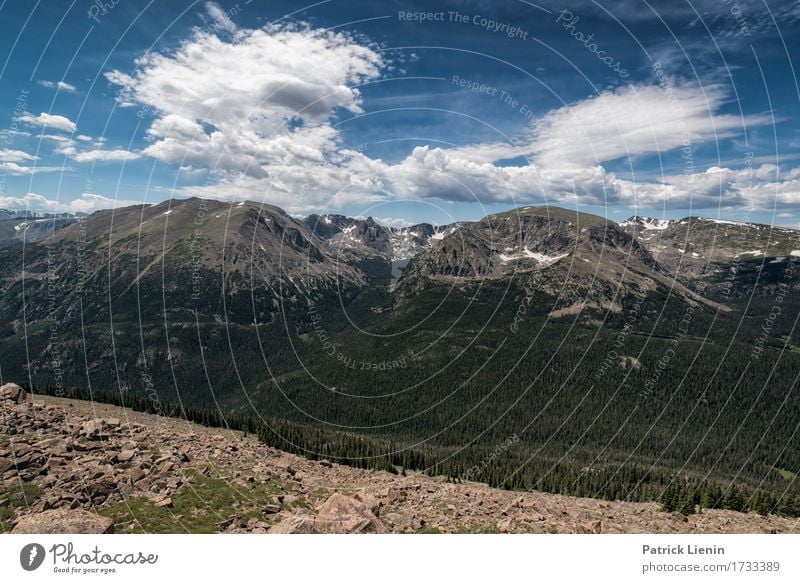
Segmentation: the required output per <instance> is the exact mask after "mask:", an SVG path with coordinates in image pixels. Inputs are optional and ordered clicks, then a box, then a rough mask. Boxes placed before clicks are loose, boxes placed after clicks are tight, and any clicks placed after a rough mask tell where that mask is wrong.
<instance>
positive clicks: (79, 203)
mask: <svg viewBox="0 0 800 583" xmlns="http://www.w3.org/2000/svg"><path fill="white" fill-rule="evenodd" d="M134 204H141V201H134V200H120V199H114V198H108V197H105V196H102V195H99V194H93V193H83V194H81V195H80V196H79V197H78V198H76V199H73V200H69V201H58V200H51V199H48V198H47V197H44V196H42V195H41V194H36V193H35V192H29V193H27V194H26V195H24V196H0V208H6V209H10V210H31V211H42V212H56V213H65V212H69V213H92V212H94V211H97V210H101V209H109V208H121V207H125V206H130V205H134Z"/></svg>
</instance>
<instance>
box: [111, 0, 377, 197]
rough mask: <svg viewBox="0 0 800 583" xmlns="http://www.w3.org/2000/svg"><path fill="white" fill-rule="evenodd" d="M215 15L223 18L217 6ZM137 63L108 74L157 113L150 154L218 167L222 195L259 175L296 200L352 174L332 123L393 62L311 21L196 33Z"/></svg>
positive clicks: (125, 98)
mask: <svg viewBox="0 0 800 583" xmlns="http://www.w3.org/2000/svg"><path fill="white" fill-rule="evenodd" d="M210 14H211V15H212V17H213V16H214V15H215V14H216V15H217V16H219V13H218V12H216V11H215V10H214V9H213V7H212V8H210ZM215 22H218V23H220V22H221V23H222V24H224V20H220V19H219V18H216V19H215ZM136 64H137V69H136V72H135V73H134V74H133V75H129V74H127V73H124V72H121V71H111V72H109V73H108V74H107V75H106V77H107V78H108V80H109V81H110V82H112V83H113V84H116V85H118V86H119V87H120V93H119V97H118V99H119V101H120V103H122V104H142V105H146V106H147V107H148V109H149V110H150V111H152V112H153V115H154V119H153V121H152V123H151V124H150V126H149V128H148V130H147V134H148V137H149V139H150V140H151V143H150V144H149V145H148V146H147V147H146V148H145V149H144V150H143V153H144V154H145V155H148V156H151V157H154V158H156V159H158V160H160V161H162V162H166V163H170V164H176V165H179V166H183V167H192V168H208V169H212V170H213V171H214V172H215V174H216V175H217V177H218V178H219V180H220V184H221V185H224V190H225V191H226V193H225V194H220V193H214V194H216V195H217V196H230V194H229V193H230V192H233V191H238V192H241V189H242V188H243V187H245V185H246V187H247V188H250V187H252V186H253V182H252V179H259V180H269V181H270V184H272V185H273V186H272V188H271V190H273V191H276V192H279V193H286V194H287V196H288V194H289V193H291V197H290V198H292V199H294V202H295V203H296V202H297V193H298V189H301V188H302V189H304V196H305V197H307V198H310V199H313V198H315V197H316V198H317V199H318V200H322V199H323V197H328V196H329V195H330V194H332V193H335V192H336V191H337V189H338V188H340V186H341V185H342V181H344V182H345V183H347V182H348V181H349V180H350V178H349V177H348V176H346V174H347V170H346V168H345V167H344V166H343V165H342V161H343V160H344V158H346V157H347V155H346V154H345V153H344V152H343V151H342V148H341V137H340V134H339V131H338V130H337V129H335V128H334V126H333V120H334V119H335V117H336V116H337V115H338V114H339V113H340V112H351V113H359V112H361V111H362V109H361V93H360V91H359V90H358V87H357V86H358V85H359V84H362V83H365V82H369V81H370V80H373V79H377V78H378V77H379V76H380V75H381V71H382V70H384V69H385V67H386V65H387V64H386V63H385V62H384V60H383V58H382V57H381V56H380V54H379V52H378V51H377V50H376V48H374V47H371V46H368V45H367V44H365V43H360V42H357V41H356V40H355V39H354V38H352V37H351V36H349V35H347V34H344V33H336V32H330V31H326V30H322V29H312V28H308V27H304V26H268V27H266V28H264V29H259V30H238V31H237V32H236V33H235V34H234V35H232V36H231V37H230V38H227V39H225V40H223V39H222V38H220V37H219V36H218V35H217V34H216V33H215V32H214V31H209V30H202V29H198V30H196V31H195V32H194V34H193V35H192V37H191V38H190V39H188V40H186V41H185V42H184V43H183V44H182V45H181V46H180V47H178V49H177V50H176V51H174V52H171V53H169V54H155V53H154V54H149V55H147V56H145V57H142V58H141V59H139V60H138V61H137V63H136ZM361 180H362V179H361V178H360V177H354V182H355V183H359V182H360V181H361ZM257 188H258V190H262V191H263V190H264V188H265V184H264V183H259V184H258V185H257ZM249 197H250V198H252V190H250V191H249Z"/></svg>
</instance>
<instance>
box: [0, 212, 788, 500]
mask: <svg viewBox="0 0 800 583" xmlns="http://www.w3.org/2000/svg"><path fill="white" fill-rule="evenodd" d="M2 216H3V217H5V218H2V219H0V232H4V231H3V229H6V230H8V226H10V227H11V228H12V229H13V228H14V227H21V226H22V224H23V223H30V222H31V221H42V223H34V224H42V225H44V227H42V230H41V231H40V232H38V233H39V234H41V236H40V237H39V236H37V237H35V238H34V237H31V238H27V236H26V237H24V238H23V239H21V240H20V239H19V238H14V237H11V238H6V239H4V240H3V243H2V246H0V266H1V267H2V276H0V289H1V290H2V296H0V375H2V380H3V381H5V380H12V381H15V382H18V383H20V384H22V385H24V386H25V387H26V388H28V389H31V390H33V391H34V392H37V390H38V391H46V392H49V393H51V394H55V395H59V394H61V393H63V392H64V391H68V390H81V391H89V394H91V395H93V396H94V398H99V397H100V396H101V395H106V396H109V395H112V396H116V397H117V398H122V399H123V401H124V400H125V399H138V400H142V399H144V400H146V402H147V403H149V405H148V407H150V408H151V409H152V411H151V412H159V411H161V410H164V411H172V412H175V411H176V410H177V411H178V412H180V410H181V409H182V408H188V407H190V408H192V409H193V410H197V411H204V412H208V413H202V414H203V415H205V414H209V415H210V414H212V413H213V414H214V415H222V416H223V418H228V417H231V416H233V417H235V416H241V415H250V416H256V417H258V418H260V419H269V420H272V422H273V423H274V424H276V425H275V426H276V427H281V428H283V429H281V430H280V431H278V430H276V434H275V435H277V436H280V439H285V440H287V442H291V443H292V444H295V445H296V444H298V443H304V444H306V450H309V451H311V450H316V449H317V448H323V449H325V450H326V452H327V453H326V455H325V457H336V456H338V457H340V458H343V457H347V456H354V455H355V456H359V455H361V454H359V453H358V452H359V448H361V449H364V448H367V449H369V448H375V450H376V451H384V450H385V448H387V447H389V448H396V449H397V450H398V451H402V452H406V453H405V454H403V455H402V456H399V457H398V460H400V461H402V463H404V464H405V463H408V464H412V463H416V464H417V467H419V466H418V463H419V459H422V458H421V457H417V456H423V457H424V458H425V459H426V460H435V461H432V462H430V464H429V467H430V470H431V471H433V472H439V473H446V474H448V475H453V476H455V475H460V474H463V472H464V471H465V468H470V467H473V466H477V467H478V468H479V470H477V471H476V472H475V478H476V479H480V480H482V481H486V482H489V483H491V484H494V485H503V486H506V487H514V488H516V487H524V488H536V489H543V490H548V491H554V492H562V493H570V494H577V495H587V496H598V497H610V498H626V497H627V498H629V499H634V500H648V499H653V497H655V496H658V495H659V493H660V492H661V491H662V490H663V489H664V488H666V487H667V485H668V484H670V483H673V482H674V480H675V477H676V476H681V480H682V482H681V483H698V484H702V483H703V480H716V481H718V482H719V483H731V482H732V481H734V480H735V481H737V483H741V484H742V485H743V487H747V488H749V489H750V490H751V491H754V492H755V491H757V490H758V489H766V490H768V491H770V492H773V491H775V492H777V491H780V490H782V489H785V490H786V491H787V492H789V493H790V494H791V495H794V492H795V489H796V485H795V482H794V480H793V478H791V476H794V475H795V473H796V472H800V452H798V450H797V449H796V448H794V447H789V446H787V444H791V443H792V441H793V440H794V438H795V435H796V432H795V431H794V429H795V425H796V419H797V418H798V417H799V416H800V406H798V405H797V404H796V403H797V399H794V398H792V392H793V390H794V386H795V380H796V378H797V376H798V373H799V372H800V340H799V339H798V337H799V336H800V335H798V334H797V331H796V327H795V324H796V320H797V318H796V314H798V313H800V312H799V311H798V310H800V302H798V300H797V299H796V298H797V293H796V291H797V287H798V275H797V274H798V271H797V270H795V269H794V264H795V262H796V261H797V260H798V259H800V239H799V238H798V236H800V232H799V231H796V230H792V229H786V228H779V227H775V228H773V227H770V226H767V225H758V224H750V223H731V222H726V221H720V220H714V219H704V218H700V217H687V218H685V219H680V220H656V219H649V218H644V217H631V218H630V219H628V220H627V221H623V222H621V223H616V222H614V221H611V220H608V219H606V218H603V217H600V216H596V215H591V214H586V213H580V212H575V211H570V210H567V209H562V208H558V207H552V206H550V207H535V206H533V207H523V208H519V209H514V210H511V211H507V212H504V213H498V214H492V215H489V216H487V217H484V218H483V219H481V220H479V221H472V222H458V223H453V224H450V225H442V226H434V225H430V224H418V225H413V226H408V227H402V228H399V227H391V226H387V225H383V224H381V223H380V222H378V221H376V220H375V219H373V218H361V217H358V218H354V217H345V216H342V215H334V214H325V215H311V216H308V217H305V218H297V217H293V216H291V215H290V214H288V213H286V212H285V211H283V210H281V209H280V208H277V207H275V206H271V205H267V204H262V203H257V202H249V201H248V202H234V203H230V202H221V201H215V200H204V199H197V198H191V199H185V200H170V201H165V202H162V203H159V204H154V205H137V206H132V207H126V208H121V209H116V210H107V211H98V212H95V213H93V214H91V215H88V216H58V217H56V216H47V217H36V218H34V217H31V216H22V217H20V216H6V215H2ZM6 223H8V226H7V225H6ZM15 232H19V231H18V230H17V231H15ZM176 408H177V409H176ZM354 436H357V438H358V439H363V440H366V441H364V442H363V444H369V446H367V445H352V443H353V442H351V441H350V440H351V439H355V437H354ZM510 436H514V437H515V438H516V439H515V440H514V443H515V446H514V447H513V448H510V449H508V450H507V451H506V450H503V451H502V455H500V454H496V455H493V453H492V452H493V451H495V448H496V447H499V446H498V444H502V443H506V442H508V440H509V437H510ZM276 439H277V438H276ZM358 443H362V442H358ZM323 444H325V445H323ZM337 444H339V445H337ZM754 444H756V445H754ZM272 445H274V446H276V447H277V446H280V444H279V443H272ZM337 447H339V449H338V450H336V451H334V450H335V448H337ZM367 449H364V451H367ZM292 451H294V452H295V453H298V450H292ZM369 451H372V449H369ZM403 456H405V457H403ZM484 459H488V460H490V461H489V462H486V463H483V461H482V460H484ZM414 460H416V461H414ZM400 461H399V462H398V463H400ZM787 476H789V477H790V478H787ZM787 480H788V481H787ZM726 481H727V482H726Z"/></svg>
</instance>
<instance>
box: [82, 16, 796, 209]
mask: <svg viewBox="0 0 800 583" xmlns="http://www.w3.org/2000/svg"><path fill="white" fill-rule="evenodd" d="M206 9H207V12H208V14H209V17H210V18H211V19H212V21H213V22H214V23H215V24H214V26H213V27H211V28H210V29H206V30H202V29H197V30H195V31H194V33H193V35H192V37H191V38H189V39H187V40H186V41H185V42H183V43H182V44H181V45H180V46H179V47H178V48H177V50H175V51H173V52H169V53H161V54H159V53H150V54H148V55H146V56H144V57H142V58H140V59H139V60H137V62H136V65H137V67H136V70H135V72H134V73H132V74H127V73H124V72H121V71H112V72H109V73H108V74H107V75H106V77H107V78H108V80H109V81H110V82H112V83H113V84H116V85H118V86H119V87H120V94H119V97H118V100H119V102H120V103H121V104H123V105H143V106H146V108H147V110H148V111H150V112H152V115H153V117H154V119H153V120H152V122H151V124H150V126H149V128H148V129H147V135H148V139H149V140H150V143H149V145H147V146H146V147H145V148H144V149H143V150H142V152H141V154H142V155H146V156H151V157H153V158H156V159H158V160H160V161H162V162H165V163H169V164H174V165H176V166H178V167H181V168H185V169H191V170H190V171H189V174H190V176H191V175H192V174H194V175H196V174H199V173H200V172H201V171H202V170H203V169H206V170H207V171H208V172H209V173H210V176H211V180H210V181H209V182H206V183H205V184H203V185H192V186H185V187H183V188H182V189H180V193H181V194H191V195H197V196H206V197H214V198H221V199H242V198H249V199H253V198H254V193H259V194H260V195H261V196H263V197H264V199H265V200H268V201H269V202H271V203H274V204H278V205H280V206H283V207H284V208H286V209H287V210H289V211H290V212H308V211H311V210H317V209H319V208H337V207H341V206H344V205H346V204H352V203H367V202H376V201H381V200H387V199H392V198H397V197H401V198H431V197H438V198H442V199H447V200H465V201H480V202H484V203H485V202H497V201H502V202H508V203H518V204H524V203H530V202H541V201H547V202H552V203H567V204H575V203H576V202H577V203H580V204H595V205H603V204H615V203H624V204H626V205H628V206H648V205H651V206H661V205H663V204H667V205H670V206H673V207H675V206H678V205H683V206H688V205H689V204H693V205H695V206H698V205H700V204H705V205H713V206H717V205H718V204H721V205H722V206H733V205H740V204H748V205H751V206H754V205H755V206H763V207H766V206H769V204H770V201H773V200H774V201H777V203H778V204H779V205H796V204H800V194H798V191H799V189H798V188H797V184H796V181H797V180H798V178H797V177H794V176H793V175H792V174H791V173H782V172H780V169H777V167H774V168H771V167H770V166H769V165H762V166H759V167H757V168H754V169H753V171H752V172H747V173H745V172H744V171H743V170H734V169H729V168H709V169H703V168H697V169H695V168H692V169H691V172H689V173H688V175H683V174H680V175H671V176H663V177H661V179H659V180H654V179H648V180H646V181H637V182H634V181H631V180H629V179H625V178H621V177H620V176H618V175H617V174H616V173H615V172H613V171H610V170H609V163H611V162H614V161H617V160H621V159H622V160H624V159H630V160H632V161H634V165H635V163H636V162H637V161H638V160H639V159H641V158H644V157H655V156H657V155H660V154H664V153H667V152H675V151H676V150H678V149H680V148H682V147H684V146H685V145H687V144H688V145H689V146H690V147H692V148H694V147H696V146H699V145H701V144H708V143H713V142H714V141H715V140H722V139H728V138H731V137H735V136H737V135H741V134H742V133H743V132H745V131H747V130H748V129H750V128H751V127H753V126H759V125H763V124H767V123H770V122H771V118H770V117H768V116H766V115H748V116H744V117H740V116H735V115H729V114H725V113H723V112H722V111H723V108H724V106H725V104H726V101H727V100H728V99H729V95H728V93H727V92H726V91H725V90H724V88H723V87H721V86H719V85H708V86H698V85H689V84H686V83H680V82H677V81H674V80H673V79H670V78H667V77H663V78H662V79H661V85H654V84H639V85H629V86H627V87H624V88H620V89H615V90H606V91H603V92H601V93H600V94H598V95H596V96H593V97H590V98H587V99H583V100H580V101H578V102H576V103H572V104H568V105H564V106H562V107H559V108H557V109H555V110H552V111H550V112H549V113H546V114H544V115H543V116H541V117H540V118H539V119H538V120H537V121H536V122H535V123H532V124H530V125H528V126H527V127H524V128H522V130H521V132H520V135H519V136H518V137H516V138H515V140H514V142H515V143H514V144H507V143H478V144H472V145H468V146H463V147H456V148H441V147H432V146H419V147H416V148H414V149H413V150H412V151H411V152H410V153H409V155H408V156H406V157H405V158H404V159H402V160H400V161H399V162H396V163H388V162H386V161H384V160H381V159H374V158H369V157H368V156H366V155H365V154H364V153H363V152H358V151H355V150H351V149H348V148H347V147H345V146H344V145H343V139H342V136H341V134H340V131H339V129H338V128H337V126H336V125H335V123H334V122H335V121H336V119H337V115H338V114H339V113H340V112H342V111H349V112H352V113H355V114H358V113H360V112H362V99H361V93H360V91H359V89H358V85H359V84H362V83H368V82H370V81H373V80H376V79H379V78H380V76H381V75H382V73H383V71H385V70H386V69H388V68H389V64H388V63H386V62H385V61H384V60H383V59H382V57H381V56H380V54H379V52H378V50H377V49H376V48H375V47H373V46H370V45H369V44H368V43H366V42H363V41H360V40H357V39H355V38H353V37H351V36H349V35H346V34H342V33H334V32H330V31H325V30H319V29H311V28H307V27H298V26H268V27H266V28H264V29H259V30H247V29H238V28H236V27H235V25H234V24H233V22H231V21H230V18H229V17H228V16H227V15H226V14H225V13H224V12H222V10H221V8H219V6H217V5H216V4H213V3H208V4H207V5H206ZM214 31H218V32H219V31H224V32H225V33H227V34H225V35H220V34H217V33H216V32H214ZM112 152H123V151H121V150H116V151H112ZM70 155H71V156H72V157H73V158H75V159H76V160H79V161H80V160H81V159H80V158H79V156H81V154H77V153H75V152H72V153H71V154H70ZM95 155H97V156H100V154H92V153H84V154H83V156H84V158H91V157H92V156H95ZM119 155H120V156H121V157H122V156H123V154H119ZM133 155H135V154H134V153H126V154H124V156H125V158H123V159H128V158H127V156H133ZM519 157H523V158H524V159H526V160H527V161H528V163H527V164H525V165H515V166H509V165H506V164H499V163H498V162H500V161H502V160H508V159H513V158H519ZM98 159H99V158H98ZM687 166H688V164H687Z"/></svg>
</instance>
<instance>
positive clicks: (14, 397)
mask: <svg viewBox="0 0 800 583" xmlns="http://www.w3.org/2000/svg"><path fill="white" fill-rule="evenodd" d="M27 398H28V393H26V392H25V391H24V390H23V389H22V387H20V386H19V385H17V384H14V383H6V384H4V385H3V386H2V387H0V402H2V403H11V404H17V403H22V402H23V401H24V400H25V399H27Z"/></svg>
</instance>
